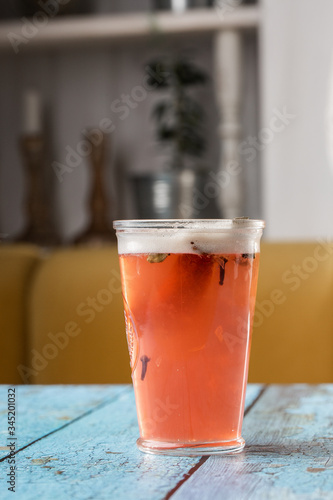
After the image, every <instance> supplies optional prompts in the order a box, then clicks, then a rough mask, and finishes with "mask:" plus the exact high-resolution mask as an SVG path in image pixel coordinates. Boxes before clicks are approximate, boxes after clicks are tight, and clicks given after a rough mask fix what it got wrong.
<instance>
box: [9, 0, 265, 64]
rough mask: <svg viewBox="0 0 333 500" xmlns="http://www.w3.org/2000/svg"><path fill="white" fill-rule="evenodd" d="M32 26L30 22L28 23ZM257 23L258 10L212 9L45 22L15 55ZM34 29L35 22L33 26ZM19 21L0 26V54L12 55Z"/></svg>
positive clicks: (20, 26)
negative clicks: (226, 11) (8, 52)
mask: <svg viewBox="0 0 333 500" xmlns="http://www.w3.org/2000/svg"><path fill="white" fill-rule="evenodd" d="M32 22H33V20H32ZM259 22H260V10H259V7H258V6H248V7H238V8H235V10H234V11H233V12H228V13H225V14H223V12H222V11H219V10H218V9H216V8H212V9H193V10H190V11H187V12H186V13H184V14H174V13H170V12H165V13H158V14H152V13H149V14H147V13H143V14H142V13H137V14H121V15H119V14H117V15H110V14H107V15H103V16H102V15H98V16H97V15H96V16H81V17H70V18H61V19H60V18H58V19H49V20H46V22H45V26H43V27H38V30H36V33H35V34H33V35H32V36H31V32H30V37H25V40H26V43H20V44H19V52H20V53H22V54H23V53H25V52H26V51H27V50H30V49H58V48H59V49H64V48H67V47H69V46H74V45H78V46H82V45H85V46H87V45H88V46H89V45H90V46H91V44H92V43H95V42H104V43H108V44H109V43H113V42H119V41H123V40H131V39H132V40H133V39H138V38H144V37H148V36H149V35H153V34H159V33H160V34H166V35H176V34H187V33H188V34H190V33H192V34H193V33H209V32H214V31H219V30H221V29H226V28H229V29H231V28H235V29H254V28H256V27H257V26H258V25H259ZM35 25H36V26H38V22H37V23H35ZM24 27H25V24H24V22H23V21H22V20H19V21H15V22H1V23H0V50H1V51H11V52H12V53H13V54H14V50H13V47H12V45H11V42H10V39H9V36H8V35H9V34H11V36H12V37H13V36H20V37H22V36H24V35H25V33H24ZM22 30H23V31H22Z"/></svg>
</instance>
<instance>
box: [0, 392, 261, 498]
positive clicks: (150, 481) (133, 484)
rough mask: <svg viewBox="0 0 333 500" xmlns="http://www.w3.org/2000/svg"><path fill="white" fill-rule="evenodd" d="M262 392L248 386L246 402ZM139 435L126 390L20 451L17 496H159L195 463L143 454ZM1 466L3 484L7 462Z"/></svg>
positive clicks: (130, 395)
mask: <svg viewBox="0 0 333 500" xmlns="http://www.w3.org/2000/svg"><path fill="white" fill-rule="evenodd" d="M76 390H78V389H77V388H72V399H73V400H75V398H76ZM260 390H261V386H259V385H255V386H249V388H248V392H247V402H246V404H247V406H248V405H249V404H251V403H252V402H253V401H254V400H255V399H256V397H257V396H258V394H259V393H260ZM35 411H37V412H38V408H36V407H35ZM21 418H22V417H21ZM137 437H138V426H137V418H136V411H135V402H134V394H133V392H132V391H130V392H126V393H123V394H121V395H119V397H118V398H117V400H114V401H113V402H111V403H110V404H105V405H104V406H102V407H99V408H97V409H96V410H94V411H93V412H90V413H89V414H87V415H86V416H84V417H83V418H81V419H79V420H76V421H74V422H73V423H71V424H70V425H67V426H66V427H65V428H61V429H60V430H59V431H57V432H55V433H52V434H50V435H48V436H47V437H45V438H44V439H42V440H40V441H37V442H35V443H33V444H32V445H31V446H29V447H28V448H26V449H25V450H22V451H21V452H19V453H18V455H17V458H16V460H17V462H16V464H17V467H18V470H17V488H16V490H17V491H16V498H20V496H19V495H23V496H24V500H30V499H31V500H32V499H33V500H35V498H36V497H38V498H47V499H53V498H55V499H58V500H59V499H62V498H64V499H67V498H71V497H73V498H80V499H95V498H98V499H99V500H103V499H108V500H109V499H113V498H118V499H119V500H121V499H122V498H124V499H126V500H129V499H131V498H133V499H134V498H135V500H140V499H142V500H147V498H149V499H152V500H153V499H155V498H156V499H161V498H164V497H165V495H166V494H167V493H168V492H169V491H170V490H172V489H173V488H174V487H175V486H176V485H177V483H178V482H179V481H180V480H182V479H183V478H184V476H185V475H186V474H187V473H188V472H189V470H190V469H191V468H192V467H194V466H195V465H196V464H197V463H198V462H199V458H177V457H161V456H152V455H147V454H143V453H141V452H139V451H138V449H137V447H136V445H135V442H136V439H137ZM0 466H1V467H0V484H1V483H4V481H5V474H6V472H7V469H8V465H7V463H6V462H3V463H1V464H0ZM0 491H1V487H0ZM1 493H2V494H1V499H6V498H12V497H11V496H10V495H11V493H10V492H6V491H5V489H4V490H3V492H1ZM22 498H23V497H22Z"/></svg>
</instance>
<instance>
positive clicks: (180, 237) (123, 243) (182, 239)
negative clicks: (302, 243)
mask: <svg viewBox="0 0 333 500" xmlns="http://www.w3.org/2000/svg"><path fill="white" fill-rule="evenodd" d="M261 233H262V230H261V229H255V230H254V229H253V230H250V231H249V230H247V232H244V230H242V229H240V230H239V231H233V232H232V234H231V233H230V231H229V232H228V231H226V232H216V233H214V232H213V233H211V232H210V233H202V232H195V231H193V230H191V231H188V230H186V229H181V230H173V231H172V230H165V229H159V230H156V231H155V232H154V234H152V233H149V232H146V233H145V232H137V233H135V232H133V233H132V232H129V233H128V232H118V234H117V236H118V252H119V254H140V253H257V252H259V250H260V236H261Z"/></svg>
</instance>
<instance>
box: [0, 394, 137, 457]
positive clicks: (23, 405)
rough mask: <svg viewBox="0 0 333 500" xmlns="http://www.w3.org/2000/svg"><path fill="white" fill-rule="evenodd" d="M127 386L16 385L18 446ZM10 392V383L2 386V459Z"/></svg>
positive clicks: (0, 402) (36, 437) (96, 404)
mask: <svg viewBox="0 0 333 500" xmlns="http://www.w3.org/2000/svg"><path fill="white" fill-rule="evenodd" d="M128 390H129V386H126V385H114V386H107V385H91V386H89V385H86V386H16V387H15V392H16V394H15V399H16V402H15V406H16V409H15V411H16V415H15V417H16V418H15V420H16V422H15V427H16V435H17V447H16V449H19V448H22V447H23V446H26V445H27V444H29V443H31V442H32V441H35V440H36V439H39V438H41V437H42V436H45V435H46V434H48V433H49V432H52V431H54V430H55V429H58V428H60V427H62V426H63V425H64V424H66V423H68V422H70V421H71V420H73V419H74V418H77V417H79V416H81V415H83V414H85V413H86V412H87V411H90V410H92V409H93V408H96V407H97V406H99V405H100V404H103V403H105V402H106V401H110V400H111V399H112V398H114V397H116V396H117V395H118V394H121V393H122V392H124V391H128ZM7 394H8V386H0V459H1V458H3V457H5V456H7V455H8V449H7V437H8V431H7V427H8V425H7V423H8V399H7Z"/></svg>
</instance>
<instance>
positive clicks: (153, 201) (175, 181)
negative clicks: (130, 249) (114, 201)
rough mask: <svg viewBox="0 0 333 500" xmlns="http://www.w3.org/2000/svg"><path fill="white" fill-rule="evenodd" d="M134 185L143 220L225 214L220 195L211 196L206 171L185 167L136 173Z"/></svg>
mask: <svg viewBox="0 0 333 500" xmlns="http://www.w3.org/2000/svg"><path fill="white" fill-rule="evenodd" d="M131 181H132V187H133V191H134V200H135V203H136V210H137V217H138V218H140V219H175V218H188V219H196V218H201V219H214V218H219V217H222V214H221V213H220V212H219V210H218V209H217V203H216V202H217V197H216V196H210V195H207V193H206V192H205V191H206V190H205V186H206V185H207V183H208V182H210V179H209V177H208V174H207V172H206V171H193V170H189V169H185V170H183V171H181V172H163V173H152V174H143V175H136V176H133V177H132V179H131Z"/></svg>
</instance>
